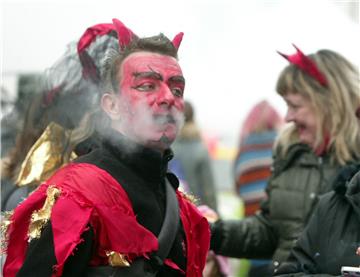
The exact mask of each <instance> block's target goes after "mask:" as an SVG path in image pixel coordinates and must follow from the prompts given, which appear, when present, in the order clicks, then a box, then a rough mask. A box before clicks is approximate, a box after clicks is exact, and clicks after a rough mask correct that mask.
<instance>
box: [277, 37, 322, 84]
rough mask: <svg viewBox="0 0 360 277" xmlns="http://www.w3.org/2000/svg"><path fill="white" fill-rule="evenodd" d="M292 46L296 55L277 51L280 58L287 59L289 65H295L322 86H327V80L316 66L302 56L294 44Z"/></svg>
mask: <svg viewBox="0 0 360 277" xmlns="http://www.w3.org/2000/svg"><path fill="white" fill-rule="evenodd" d="M293 46H294V47H295V49H296V53H295V54H293V55H285V54H283V53H281V52H279V51H277V52H278V53H279V54H280V55H281V56H283V57H284V58H285V59H287V60H288V61H289V62H290V63H292V64H294V65H296V66H297V67H298V68H300V69H301V70H303V71H304V72H305V73H307V74H308V75H310V76H311V77H313V78H314V79H315V80H317V81H318V82H319V83H320V84H321V85H322V86H324V87H326V86H327V80H326V78H325V76H324V74H322V73H321V72H320V70H319V69H318V67H317V66H316V64H315V63H314V62H313V61H312V60H311V59H310V58H308V57H307V56H306V55H304V53H303V52H301V50H300V49H299V48H298V47H296V46H295V45H294V44H293Z"/></svg>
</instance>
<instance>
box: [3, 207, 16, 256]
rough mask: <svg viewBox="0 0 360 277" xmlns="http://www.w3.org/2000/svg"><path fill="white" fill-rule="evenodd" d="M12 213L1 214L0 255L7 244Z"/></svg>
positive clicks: (4, 250)
mask: <svg viewBox="0 0 360 277" xmlns="http://www.w3.org/2000/svg"><path fill="white" fill-rule="evenodd" d="M13 213H14V211H6V212H2V213H1V217H2V218H1V224H0V232H1V235H0V254H3V253H5V252H6V248H7V243H8V238H9V237H8V229H9V226H10V224H11V219H10V218H11V216H12V215H13Z"/></svg>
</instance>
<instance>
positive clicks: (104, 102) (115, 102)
mask: <svg viewBox="0 0 360 277" xmlns="http://www.w3.org/2000/svg"><path fill="white" fill-rule="evenodd" d="M118 97H119V96H118V95H115V94H112V93H105V94H104V95H103V96H102V97H101V108H102V109H103V110H104V111H105V112H106V114H107V115H108V116H109V117H110V118H111V120H119V119H120V105H119V98H118Z"/></svg>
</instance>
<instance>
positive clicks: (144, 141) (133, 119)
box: [112, 93, 184, 151]
mask: <svg viewBox="0 0 360 277" xmlns="http://www.w3.org/2000/svg"><path fill="white" fill-rule="evenodd" d="M121 96H122V95H121V93H120V97H119V101H122V102H121V106H122V114H121V118H120V119H119V120H118V121H117V122H113V123H112V126H113V128H114V129H116V130H117V131H119V132H120V133H122V134H123V135H124V136H126V137H128V138H129V139H131V140H133V141H135V142H137V143H138V144H141V145H144V146H148V147H151V148H154V149H158V150H160V151H162V150H165V149H167V148H169V147H170V145H171V144H172V143H173V141H174V140H175V138H176V136H177V134H178V133H179V131H180V129H181V128H182V126H183V124H184V115H183V112H182V111H179V110H178V109H177V108H176V107H175V106H173V105H172V106H170V107H169V106H166V105H165V107H164V106H159V105H158V104H157V103H156V101H155V103H153V104H152V105H149V104H148V103H147V102H146V100H143V99H142V100H137V102H136V103H130V101H128V99H127V98H126V97H121Z"/></svg>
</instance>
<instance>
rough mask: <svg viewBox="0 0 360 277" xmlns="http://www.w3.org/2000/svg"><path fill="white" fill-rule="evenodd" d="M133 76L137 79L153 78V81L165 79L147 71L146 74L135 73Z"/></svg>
mask: <svg viewBox="0 0 360 277" xmlns="http://www.w3.org/2000/svg"><path fill="white" fill-rule="evenodd" d="M133 76H134V77H135V78H151V79H155V80H160V81H162V80H163V77H162V76H161V75H160V74H159V73H157V72H154V71H146V72H134V73H133Z"/></svg>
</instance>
